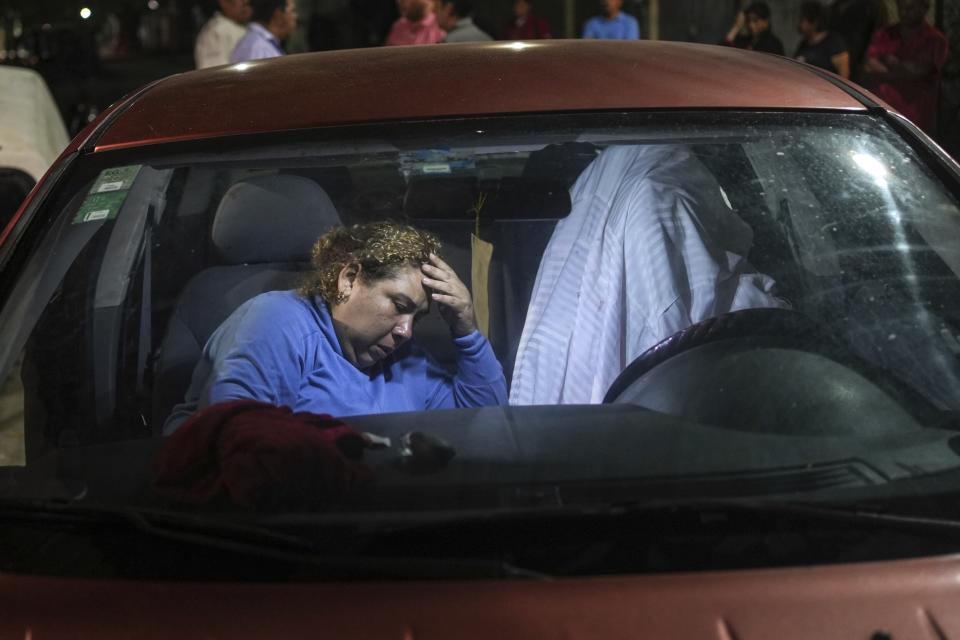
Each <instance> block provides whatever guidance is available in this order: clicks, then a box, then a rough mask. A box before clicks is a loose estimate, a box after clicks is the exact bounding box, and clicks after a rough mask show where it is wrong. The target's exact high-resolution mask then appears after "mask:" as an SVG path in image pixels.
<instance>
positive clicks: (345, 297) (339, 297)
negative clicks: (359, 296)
mask: <svg viewBox="0 0 960 640" xmlns="http://www.w3.org/2000/svg"><path fill="white" fill-rule="evenodd" d="M349 298H350V294H349V293H344V292H343V291H339V292H337V299H336V300H335V301H334V302H336V303H337V304H343V303H344V302H346V301H347V300H348V299H349Z"/></svg>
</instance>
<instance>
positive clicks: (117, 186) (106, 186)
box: [97, 181, 123, 193]
mask: <svg viewBox="0 0 960 640" xmlns="http://www.w3.org/2000/svg"><path fill="white" fill-rule="evenodd" d="M121 189H123V181H120V182H104V183H103V184H101V185H100V188H99V189H97V193H103V192H105V191H120V190H121Z"/></svg>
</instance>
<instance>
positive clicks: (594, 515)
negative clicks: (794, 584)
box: [306, 499, 960, 540]
mask: <svg viewBox="0 0 960 640" xmlns="http://www.w3.org/2000/svg"><path fill="white" fill-rule="evenodd" d="M686 514H699V515H701V516H705V517H709V516H711V515H728V516H729V515H736V514H743V515H749V514H753V515H767V516H791V517H796V518H802V519H821V520H825V521H830V522H835V523H847V524H850V525H863V526H868V527H877V528H890V529H898V530H902V531H906V532H912V533H924V534H938V535H946V536H954V535H955V536H957V539H958V540H960V520H951V519H945V518H931V517H926V516H916V515H909V514H902V513H895V512H889V511H878V510H874V509H871V508H866V507H861V506H853V507H843V506H827V505H822V504H817V503H811V502H773V501H770V500H752V499H749V500H748V499H718V500H713V499H707V500H703V499H691V500H679V501H677V500H669V501H666V500H665V501H659V500H655V501H644V502H636V503H634V502H614V503H609V504H603V503H599V504H589V505H568V506H558V507H533V508H519V509H496V510H489V509H487V510H482V511H454V512H446V513H443V514H420V517H419V518H418V517H416V516H414V517H412V518H411V517H409V516H408V517H405V518H403V519H402V520H396V521H393V522H384V521H383V520H381V521H380V523H379V524H376V523H372V524H371V525H369V526H367V527H364V528H361V529H360V531H361V534H360V535H370V536H384V535H391V534H404V535H407V534H410V533H415V532H417V531H429V530H433V529H437V528H443V527H470V526H483V525H494V524H495V525H497V526H505V527H509V526H511V524H516V525H517V526H524V525H526V524H530V523H534V522H547V521H577V520H584V519H587V520H589V519H604V520H610V519H614V520H616V519H630V518H636V517H643V516H651V515H658V516H663V517H669V516H671V515H678V516H679V515H686ZM306 518H307V519H310V516H306ZM322 520H324V521H327V522H330V520H329V519H328V518H327V517H323V518H322Z"/></svg>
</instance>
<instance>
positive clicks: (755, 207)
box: [0, 41, 960, 639]
mask: <svg viewBox="0 0 960 640" xmlns="http://www.w3.org/2000/svg"><path fill="white" fill-rule="evenodd" d="M958 171H960V169H958V166H957V165H956V163H955V162H954V161H953V160H951V159H950V158H949V157H948V156H947V155H945V154H944V153H943V151H942V150H940V149H939V148H938V147H937V146H936V145H935V144H934V143H932V142H931V141H930V140H929V139H928V138H926V137H925V136H924V135H923V134H922V133H921V132H920V131H919V130H918V129H917V128H916V127H915V126H913V125H912V124H911V123H910V122H908V121H907V120H905V119H904V118H903V117H901V116H899V115H898V114H896V113H893V112H891V111H890V110H889V109H888V108H887V107H885V106H884V105H883V104H880V103H879V102H878V101H877V100H876V99H875V98H874V97H873V96H871V95H870V94H868V93H865V92H864V91H863V90H861V89H859V88H858V87H856V86H855V85H852V84H849V83H846V82H844V81H842V80H840V79H838V78H836V77H835V76H832V75H830V74H826V73H823V72H821V71H818V70H817V69H815V68H813V67H808V66H805V65H802V64H799V63H797V62H795V61H791V60H788V59H785V58H780V57H774V56H768V55H764V54H757V53H753V52H745V51H739V50H732V49H729V48H722V47H711V46H700V45H690V44H678V43H656V42H626V43H625V42H596V41H594V42H589V41H582V42H562V41H557V42H544V43H491V44H482V45H442V46H441V45H438V46H434V47H400V48H390V49H381V50H363V51H360V50H358V51H343V52H333V53H322V54H311V55H298V56H289V57H285V58H279V59H275V60H268V61H259V62H252V63H244V64H238V65H233V66H227V67H220V68H215V69H210V70H204V71H197V72H193V73H187V74H183V75H179V76H173V77H170V78H166V79H164V80H161V81H159V82H156V83H154V84H152V85H150V86H148V87H146V88H144V89H142V90H141V91H139V92H137V93H136V94H134V95H131V96H129V97H127V98H125V99H123V100H121V101H119V102H118V103H117V104H115V105H114V106H113V107H112V108H110V109H109V110H108V111H107V112H105V113H104V114H102V115H101V116H100V118H99V119H98V120H97V121H95V122H94V123H93V124H91V125H90V126H89V127H88V128H87V129H86V130H85V131H84V132H83V133H81V134H80V135H79V136H78V137H77V138H76V139H75V140H74V141H73V142H72V143H71V144H70V146H69V147H68V148H67V149H66V150H65V151H64V153H63V154H62V156H61V157H60V159H59V160H58V161H57V162H56V163H55V164H54V166H53V167H52V168H51V169H50V171H49V172H48V173H47V175H46V176H45V177H44V178H43V179H42V180H41V181H40V183H39V184H38V185H37V187H36V188H35V189H34V191H33V193H32V194H31V195H30V196H29V197H28V198H27V201H26V202H25V204H24V205H23V206H22V207H21V209H20V211H19V212H18V214H17V215H16V217H15V218H14V220H13V221H12V222H11V224H10V225H8V226H7V228H6V229H5V230H4V231H3V232H2V237H0V382H3V383H4V386H3V390H2V393H3V397H2V404H0V464H2V465H3V466H2V467H0V516H2V519H3V525H2V529H0V571H2V572H3V575H2V577H0V609H2V611H3V615H2V616H0V632H2V633H0V635H3V636H4V637H7V636H10V637H28V638H31V637H32V638H47V637H67V636H69V637H99V638H110V637H129V636H137V637H169V636H172V635H178V636H197V637H231V638H253V637H277V636H290V635H293V636H300V635H320V636H324V637H341V638H379V637H383V638H390V637H396V638H418V639H421V638H446V637H451V636H452V637H458V638H491V637H501V638H525V639H527V638H558V637H564V638H568V637H569V638H580V637H603V638H635V637H673V638H701V637H718V638H741V639H745V638H758V637H766V638H810V637H817V638H852V637H862V638H901V637H935V638H945V637H953V636H955V635H960V613H958V608H957V607H956V606H954V604H955V602H956V601H957V598H958V597H960V586H958V585H960V562H958V560H957V555H956V553H957V551H958V550H960V536H958V532H960V519H958V518H960V511H958V509H957V505H958V499H960V434H958V430H960V421H958V419H957V415H958V413H957V411H958V409H960V208H958V194H960V172H958ZM384 221H390V222H391V223H393V224H396V225H409V226H412V227H414V228H416V229H419V230H422V231H427V232H430V233H431V234H434V236H436V237H437V238H439V240H440V241H441V242H442V249H441V257H442V259H443V261H444V264H446V265H449V271H447V272H445V273H446V274H447V277H448V280H447V283H448V284H449V287H450V288H449V290H450V291H453V290H454V289H456V286H455V285H456V283H458V282H460V283H463V284H465V285H466V286H467V287H468V288H469V293H468V294H464V293H462V292H461V291H460V289H456V290H457V291H458V292H459V293H458V294H457V295H459V296H460V297H459V298H458V299H459V300H461V301H462V300H466V301H468V302H469V303H470V305H471V306H472V310H469V309H468V312H467V313H468V315H475V317H476V326H477V327H478V329H479V333H470V335H471V336H474V335H475V336H476V340H477V341H478V344H481V345H483V348H484V349H486V348H487V345H488V346H489V349H490V353H491V354H492V357H493V358H495V360H496V362H498V363H499V366H500V367H501V368H502V372H503V380H504V382H505V383H506V384H508V385H509V402H505V401H504V400H505V399H506V398H501V397H499V396H498V398H499V399H498V400H496V401H477V402H471V401H465V402H460V400H459V399H458V400H457V402H456V403H454V405H449V404H442V403H437V404H436V405H435V407H441V408H434V409H431V408H429V407H430V406H434V405H430V402H423V401H422V400H421V399H420V398H419V396H417V397H413V396H412V395H409V394H408V396H404V395H403V394H404V393H407V392H408V391H410V389H412V388H413V387H412V386H410V387H402V383H403V380H406V379H407V378H404V377H403V376H400V375H399V374H397V375H396V376H395V377H391V376H393V375H394V374H392V373H390V371H395V370H394V369H389V367H390V366H398V367H399V366H401V365H402V364H403V363H404V362H406V361H405V360H403V358H408V357H413V356H411V355H410V354H419V355H417V357H418V358H421V360H418V362H426V363H428V364H426V365H424V366H427V367H429V371H430V372H433V373H431V375H435V376H437V379H441V380H444V381H446V382H443V383H442V384H448V383H449V384H454V385H456V384H459V382H458V381H461V382H462V380H463V371H464V367H465V366H466V365H464V364H463V363H464V360H463V351H462V347H461V346H458V345H460V343H459V342H457V340H458V339H461V338H463V337H464V336H462V335H459V334H458V333H457V331H456V325H455V324H452V323H451V321H450V319H449V318H450V316H449V313H447V312H449V310H450V308H451V307H450V305H449V304H448V305H446V306H445V305H444V303H443V302H442V301H441V302H438V303H437V304H436V305H432V308H430V310H429V313H427V314H426V315H425V316H424V317H423V319H422V321H420V322H418V323H417V326H416V328H415V329H413V338H412V339H409V340H408V338H409V336H408V335H406V334H404V333H403V332H404V331H405V329H404V328H403V327H401V328H400V329H397V330H396V331H393V333H391V336H393V337H395V338H396V339H397V342H396V343H393V346H396V347H397V351H396V353H388V352H392V351H393V348H392V347H387V346H383V345H378V346H377V348H376V349H375V350H374V351H373V353H376V354H379V356H380V358H381V359H380V360H379V362H378V364H377V365H376V367H379V368H370V367H366V366H365V365H364V366H361V365H360V364H357V363H356V362H354V361H353V360H351V359H350V357H349V353H348V352H347V351H346V350H345V347H344V351H343V353H342V354H340V356H342V357H341V358H340V360H338V361H337V363H338V365H337V366H342V367H347V368H346V369H344V368H341V369H336V370H335V369H333V368H325V367H326V366H327V365H326V364H325V365H323V366H320V365H308V364H305V362H306V361H305V360H303V358H300V356H297V358H300V359H297V358H291V359H290V360H289V362H286V364H282V365H281V368H284V367H286V368H285V369H284V372H285V375H286V374H287V373H289V372H290V371H293V372H294V373H293V374H291V375H294V377H295V378H296V376H300V377H299V378H296V380H295V382H294V384H295V385H296V384H300V385H301V388H305V389H307V391H305V392H304V393H307V392H312V391H310V389H312V387H311V385H322V384H327V385H332V386H331V387H330V388H333V389H335V390H336V393H329V394H328V395H327V396H325V398H326V399H325V400H323V401H322V402H320V403H319V405H309V404H308V405H303V406H314V407H316V406H319V407H321V408H324V407H329V410H328V411H311V412H310V413H291V412H290V411H289V410H287V409H282V408H278V407H279V406H280V405H283V406H287V407H291V408H292V409H294V410H297V411H299V410H300V409H298V407H300V406H301V405H299V402H300V399H299V396H297V397H296V398H295V401H290V402H286V401H284V400H283V399H282V397H281V396H277V398H279V399H275V400H274V401H272V402H271V401H270V399H271V398H270V397H266V400H264V398H265V396H262V395H258V393H257V392H256V389H254V388H253V386H251V385H249V384H248V383H249V379H248V378H242V377H241V378H238V379H237V380H234V381H233V382H234V384H235V386H236V387H243V388H248V390H249V396H244V395H243V394H240V395H239V396H233V397H234V398H241V399H240V400H239V403H238V404H230V405H224V404H222V403H220V402H219V401H216V402H214V401H212V400H211V401H210V402H208V403H207V405H204V404H203V403H202V402H201V403H200V404H199V405H197V406H194V407H192V409H191V410H190V412H189V413H188V417H186V419H185V420H186V421H184V422H180V423H176V422H175V421H174V419H173V418H172V416H174V415H176V413H177V411H178V407H180V408H182V407H183V406H184V403H185V402H187V401H189V400H190V399H191V394H192V393H194V392H195V391H196V390H197V389H200V394H201V395H200V397H208V396H209V394H208V396H203V394H204V393H207V392H208V390H209V388H210V385H211V384H213V383H212V382H210V380H212V378H209V377H208V376H210V375H213V374H210V372H209V367H208V368H206V369H205V368H204V366H206V365H204V364H203V363H207V364H208V365H209V364H210V362H213V364H212V365H210V366H213V368H214V370H217V369H216V368H217V367H218V366H219V363H221V362H222V360H221V359H220V358H221V356H220V355H218V354H220V353H221V352H220V351H219V350H220V348H221V346H222V342H223V341H224V340H227V341H228V343H229V345H230V346H229V348H230V349H236V348H239V347H237V345H238V344H241V343H242V342H243V339H242V336H243V335H245V334H243V332H242V330H241V329H238V328H237V327H238V326H241V327H243V326H246V325H243V324H242V323H243V322H244V321H245V320H244V317H245V314H247V315H249V313H250V311H249V310H250V309H252V308H256V307H255V305H256V304H257V303H258V302H257V301H260V300H264V299H267V298H269V297H270V296H273V297H274V298H276V297H277V296H286V298H285V299H290V300H293V299H298V300H303V299H304V296H305V294H300V293H296V291H299V290H298V289H297V287H298V286H299V285H300V284H301V283H302V282H304V278H305V277H309V276H310V274H311V273H313V269H314V267H311V262H310V260H311V251H312V250H313V249H314V244H315V242H316V240H317V238H318V237H320V236H323V237H327V236H325V235H324V234H327V233H329V232H330V230H331V229H337V228H339V227H340V226H343V227H346V228H348V229H357V228H367V227H354V226H353V225H367V226H369V225H375V224H377V223H382V222H384ZM391 228H392V227H391ZM403 228H407V227H403ZM315 253H316V252H315ZM314 259H316V256H314ZM350 264H353V263H346V262H345V263H344V265H345V266H344V267H343V268H344V269H347V267H349V266H350ZM417 266H418V268H419V263H418V265H417ZM424 269H425V270H427V272H428V273H429V270H428V269H427V268H426V267H424ZM339 273H340V274H341V275H343V273H344V271H340V272H339ZM453 274H455V275H453ZM338 282H339V280H338ZM450 283H452V284H450ZM438 286H439V285H438ZM437 290H439V289H436V288H432V289H431V288H430V287H424V291H425V292H426V294H430V292H431V291H434V292H435V291H437ZM284 291H286V292H287V293H282V292H284ZM417 291H419V289H417ZM271 292H273V293H271ZM276 292H281V293H276ZM341 293H343V291H341ZM417 295H419V293H418V294H417ZM297 296H300V298H297ZM347 299H348V298H347V297H344V298H343V299H342V300H341V299H339V298H337V299H330V298H329V297H326V298H317V299H316V300H313V299H311V300H313V302H311V304H314V303H315V304H316V305H317V307H316V308H317V309H320V312H321V315H322V314H323V313H328V314H330V317H331V318H333V319H334V320H336V319H337V317H338V316H337V314H336V306H337V305H339V304H341V302H342V303H343V304H347V302H345V300H347ZM449 299H450V298H446V300H449ZM441 300H442V299H441ZM401 302H402V301H401ZM451 304H452V303H451ZM251 305H253V306H251ZM405 305H406V303H403V304H401V303H400V302H398V303H397V309H396V313H397V314H399V315H400V316H403V317H406V316H407V315H410V316H411V317H412V316H414V315H416V316H417V317H419V315H420V311H427V307H426V304H425V303H424V305H423V308H422V309H420V311H418V312H417V314H414V313H413V310H412V309H407V308H406V306H405ZM437 308H439V310H440V311H441V312H444V313H443V314H442V315H441V314H440V313H438V312H437ZM463 308H467V307H463ZM461 310H462V309H461ZM391 313H393V312H392V311H391ZM264 317H265V320H262V322H261V330H262V329H263V324H262V323H263V322H266V325H267V330H266V331H264V332H263V333H264V334H265V335H260V334H258V335H257V336H255V337H254V338H252V340H253V342H254V343H256V344H260V343H259V342H256V341H257V340H260V339H264V340H267V339H268V338H269V337H270V336H274V335H288V334H287V333H286V332H287V330H288V329H289V327H290V326H291V325H292V324H294V323H295V322H297V320H296V319H295V318H294V317H293V316H290V315H286V314H279V313H277V314H273V315H271V314H267V315H266V316H264ZM324 317H326V316H324ZM358 317H360V318H361V320H364V318H367V319H369V318H368V317H366V316H362V315H361V316H358ZM324 322H325V321H324ZM238 323H240V324H239V325H238ZM448 325H449V326H448ZM325 326H326V325H325ZM330 326H333V328H334V329H336V331H337V332H338V333H337V336H336V338H331V337H330V336H332V335H333V333H329V334H328V336H327V338H326V339H328V340H342V337H341V333H342V330H343V329H344V327H342V326H341V325H339V324H333V325H330ZM404 326H406V325H404ZM472 327H473V325H471V328H472ZM451 328H454V329H455V330H454V335H453V337H454V338H456V339H452V338H451V334H450V330H451ZM350 330H351V328H350V327H347V328H346V331H347V333H348V334H349V331H350ZM223 336H227V338H224V337H223ZM294 342H295V343H296V344H292V346H289V348H290V349H291V351H292V352H297V353H299V351H298V350H300V349H301V348H302V345H301V344H300V343H298V342H296V341H294ZM271 344H273V343H271ZM331 344H333V343H332V342H331ZM340 346H341V347H343V346H344V342H342V341H341V343H340ZM458 349H460V350H459V351H458ZM229 353H230V354H234V355H233V356H224V358H229V357H235V359H236V358H239V356H236V354H237V353H239V352H238V351H230V352H229ZM241 359H243V360H244V366H247V367H248V369H251V370H256V371H257V372H258V374H259V375H261V376H263V377H264V378H272V377H275V376H276V375H277V366H278V365H276V363H275V362H273V361H263V360H258V359H257V357H247V356H246V355H244V356H243V358H241ZM341 360H342V362H341ZM348 361H349V362H348ZM324 362H326V363H328V364H329V362H332V361H330V360H327V361H324ZM398 363H399V364H398ZM351 365H355V369H356V370H354V369H349V366H351ZM331 367H332V365H331ZM348 370H349V372H350V375H352V376H353V375H357V374H356V371H357V370H359V371H361V372H363V373H364V375H369V381H370V384H371V385H372V384H374V382H376V384H378V385H385V386H381V387H377V388H378V389H381V390H382V389H386V391H385V392H384V393H386V394H387V395H386V396H383V398H387V399H390V402H387V401H386V400H384V401H383V402H381V399H382V398H381V397H380V396H377V397H374V396H373V395H371V396H370V398H371V399H369V401H368V400H367V399H365V398H367V396H365V395H364V394H365V393H367V392H368V391H369V388H368V387H367V381H366V380H361V379H360V378H356V379H358V380H361V381H360V382H359V383H354V382H350V383H349V384H348V383H347V382H346V379H345V378H339V377H338V376H339V375H340V374H338V373H336V371H348ZM404 371H406V370H405V369H404ZM331 372H333V373H331ZM438 372H442V373H438ZM344 375H346V374H344ZM404 375H406V374H404ZM324 376H326V377H324ZM445 376H447V377H445ZM431 379H433V378H431ZM317 380H325V381H326V382H322V383H321V382H317ZM350 380H354V378H350ZM451 380H452V381H453V382H452V383H450V382H449V381H451ZM217 384H219V382H218V383H217ZM438 384H441V383H438ZM491 384H492V383H491ZM398 385H401V388H400V389H399V390H398ZM370 388H372V387H370ZM378 393H379V391H378ZM391 393H394V394H399V395H392V396H391V395H389V394H391ZM412 393H413V392H412V391H410V394H412ZM401 396H402V397H401ZM209 397H213V396H209ZM410 397H413V400H410ZM244 398H249V399H250V400H254V401H256V400H261V401H263V402H261V403H257V404H252V403H246V402H245V400H244ZM397 398H400V399H399V400H397ZM194 399H196V397H194ZM468 400H469V398H468ZM403 402H407V404H403ZM417 403H421V404H417ZM271 405H276V406H271ZM421 405H422V406H421ZM224 407H227V409H228V410H225V409H224ZM343 407H345V408H343ZM218 411H219V412H220V413H219V414H218V413H217V412H218ZM318 413H331V414H334V415H335V418H330V417H323V416H319V417H318V416H317V415H315V414H318ZM211 415H215V416H218V420H219V421H217V422H210V421H209V418H210V416H211ZM225 416H226V417H225ZM205 419H206V420H207V421H206V422H204V420H205ZM238 443H239V444H238ZM171 478H173V480H171ZM171 482H173V483H174V484H175V485H176V488H177V489H176V490H175V491H171V484H170V483H171Z"/></svg>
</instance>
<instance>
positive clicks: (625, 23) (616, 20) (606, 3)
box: [583, 0, 640, 40]
mask: <svg viewBox="0 0 960 640" xmlns="http://www.w3.org/2000/svg"><path fill="white" fill-rule="evenodd" d="M601 8H602V10H603V15H599V16H594V17H592V18H590V19H589V20H587V24H585V25H584V26H583V37H584V38H594V39H600V40H639V39H640V23H638V22H637V19H636V18H634V17H633V16H632V15H630V14H629V13H624V12H623V11H621V9H622V8H623V0H602V2H601Z"/></svg>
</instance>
